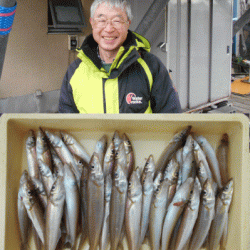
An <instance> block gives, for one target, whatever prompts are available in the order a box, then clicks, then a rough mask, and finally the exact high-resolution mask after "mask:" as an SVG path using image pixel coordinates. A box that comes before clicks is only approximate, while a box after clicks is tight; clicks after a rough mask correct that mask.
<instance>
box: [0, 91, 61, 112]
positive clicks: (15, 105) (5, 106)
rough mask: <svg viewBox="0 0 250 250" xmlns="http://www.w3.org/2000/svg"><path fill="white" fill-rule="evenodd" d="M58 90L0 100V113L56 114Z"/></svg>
mask: <svg viewBox="0 0 250 250" xmlns="http://www.w3.org/2000/svg"><path fill="white" fill-rule="evenodd" d="M59 96H60V90H53V91H48V92H44V93H43V92H42V91H40V90H37V91H36V92H35V93H34V94H29V95H24V96H17V97H8V98H3V99H0V113H57V112H58V104H59Z"/></svg>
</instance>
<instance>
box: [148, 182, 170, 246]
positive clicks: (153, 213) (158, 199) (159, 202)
mask: <svg viewBox="0 0 250 250" xmlns="http://www.w3.org/2000/svg"><path fill="white" fill-rule="evenodd" d="M170 184H171V183H170V182H169V180H168V179H164V180H163V181H162V182H161V183H160V185H159V186H158V188H157V189H156V191H155V192H154V195H153V198H152V202H151V207H150V215H149V217H150V220H149V242H150V247H151V249H152V250H159V249H160V242H161V234H162V225H163V219H164V218H165V215H166V212H167V201H168V190H169V186H170Z"/></svg>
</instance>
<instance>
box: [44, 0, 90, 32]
mask: <svg viewBox="0 0 250 250" xmlns="http://www.w3.org/2000/svg"><path fill="white" fill-rule="evenodd" d="M83 27H86V23H85V18H84V15H83V8H82V3H81V0H70V1H69V0H68V1H67V0H48V33H67V34H75V33H82V28H83Z"/></svg>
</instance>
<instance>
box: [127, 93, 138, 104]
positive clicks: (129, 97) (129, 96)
mask: <svg viewBox="0 0 250 250" xmlns="http://www.w3.org/2000/svg"><path fill="white" fill-rule="evenodd" d="M126 102H127V104H142V97H137V96H136V95H135V94H134V93H129V94H127V96H126Z"/></svg>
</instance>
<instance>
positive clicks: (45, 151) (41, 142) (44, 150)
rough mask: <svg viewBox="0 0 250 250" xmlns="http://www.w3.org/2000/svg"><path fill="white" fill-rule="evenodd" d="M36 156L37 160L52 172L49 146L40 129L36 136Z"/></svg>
mask: <svg viewBox="0 0 250 250" xmlns="http://www.w3.org/2000/svg"><path fill="white" fill-rule="evenodd" d="M36 155H37V160H42V161H43V162H44V163H45V164H46V165H48V166H49V168H50V170H51V171H52V172H53V169H52V157H51V152H50V145H49V142H48V140H47V138H46V135H45V133H44V131H43V130H42V128H41V127H39V129H38V131H37V136H36Z"/></svg>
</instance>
